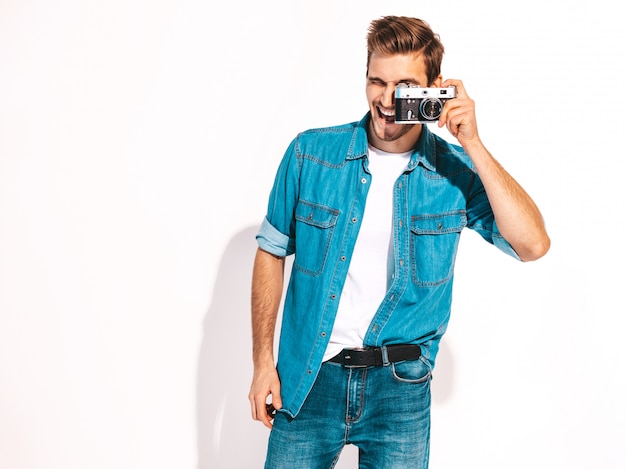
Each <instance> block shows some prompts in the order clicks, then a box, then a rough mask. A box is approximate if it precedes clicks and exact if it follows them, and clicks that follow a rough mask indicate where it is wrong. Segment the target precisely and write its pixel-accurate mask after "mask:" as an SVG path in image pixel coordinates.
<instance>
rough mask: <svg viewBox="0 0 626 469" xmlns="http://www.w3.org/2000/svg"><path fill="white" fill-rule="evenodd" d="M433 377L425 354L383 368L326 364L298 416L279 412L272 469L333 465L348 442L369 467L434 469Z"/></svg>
mask: <svg viewBox="0 0 626 469" xmlns="http://www.w3.org/2000/svg"><path fill="white" fill-rule="evenodd" d="M430 379H431V370H430V363H429V362H428V360H425V359H420V360H413V361H404V362H398V363H392V364H389V363H387V364H386V365H385V366H383V367H378V368H374V367H369V368H343V367H342V366H341V365H339V364H336V363H330V362H326V363H324V364H323V365H322V367H321V370H320V373H319V376H318V378H317V380H316V381H315V384H314V385H313V389H312V390H311V392H310V393H309V395H308V397H307V399H306V401H305V403H304V405H303V406H302V409H301V410H300V412H299V413H298V415H297V417H296V418H292V417H290V416H289V415H287V414H286V413H285V412H279V413H278V414H277V415H276V418H275V419H274V428H273V429H272V432H271V434H270V439H269V443H268V452H267V455H268V456H267V459H266V462H265V468H266V469H329V468H332V467H334V466H335V464H336V463H337V461H338V459H339V456H340V453H341V450H342V448H343V447H344V445H346V444H354V445H356V446H358V448H359V467H360V468H363V469H365V468H371V469H426V468H428V456H429V446H430V444H429V443H430ZM329 390H332V392H329ZM389 396H394V398H393V399H390V398H389Z"/></svg>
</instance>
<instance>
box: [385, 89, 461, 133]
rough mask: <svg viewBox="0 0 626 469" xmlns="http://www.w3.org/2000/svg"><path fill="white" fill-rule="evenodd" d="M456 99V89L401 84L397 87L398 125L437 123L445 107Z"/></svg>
mask: <svg viewBox="0 0 626 469" xmlns="http://www.w3.org/2000/svg"><path fill="white" fill-rule="evenodd" d="M453 98H456V88H455V87H454V86H448V87H447V88H422V87H421V86H418V85H411V84H407V83H400V84H399V85H398V86H396V123H397V124H423V123H428V122H435V121H437V119H439V116H440V115H441V110H442V109H443V105H444V104H445V102H446V101H447V100H449V99H453Z"/></svg>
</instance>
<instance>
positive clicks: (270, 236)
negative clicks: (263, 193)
mask: <svg viewBox="0 0 626 469" xmlns="http://www.w3.org/2000/svg"><path fill="white" fill-rule="evenodd" d="M256 240H257V244H258V245H259V247H260V248H261V249H263V250H264V251H267V252H269V253H270V254H274V255H275V256H279V257H285V256H288V255H290V254H293V252H294V242H293V240H292V239H290V238H289V236H287V235H284V234H282V233H281V232H280V231H278V230H277V229H276V228H274V227H273V226H272V224H271V223H270V222H269V220H268V219H267V218H265V219H263V223H262V224H261V227H260V228H259V231H258V233H257V235H256Z"/></svg>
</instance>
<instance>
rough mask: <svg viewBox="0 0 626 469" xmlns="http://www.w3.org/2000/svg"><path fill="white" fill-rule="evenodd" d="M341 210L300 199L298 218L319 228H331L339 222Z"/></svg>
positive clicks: (297, 208) (297, 211)
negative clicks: (338, 217)
mask: <svg viewBox="0 0 626 469" xmlns="http://www.w3.org/2000/svg"><path fill="white" fill-rule="evenodd" d="M338 215H339V211H338V210H335V209H332V208H330V207H325V206H323V205H319V204H313V203H310V202H304V201H302V200H301V201H300V202H299V203H298V205H297V206H296V220H297V221H300V222H303V223H306V224H308V225H313V226H317V227H319V228H330V227H331V226H334V225H335V224H336V223H337V216H338Z"/></svg>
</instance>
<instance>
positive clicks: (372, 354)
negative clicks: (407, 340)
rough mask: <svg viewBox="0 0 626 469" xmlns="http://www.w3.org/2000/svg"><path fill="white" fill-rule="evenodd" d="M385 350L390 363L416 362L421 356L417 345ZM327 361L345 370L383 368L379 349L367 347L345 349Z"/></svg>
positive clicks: (390, 347)
mask: <svg viewBox="0 0 626 469" xmlns="http://www.w3.org/2000/svg"><path fill="white" fill-rule="evenodd" d="M386 348H387V358H388V359H389V362H390V363H395V362H400V361H403V360H417V359H418V358H419V357H421V356H422V349H421V348H420V346H419V345H413V344H403V345H388V346H387V347H386ZM328 361H329V362H333V363H340V364H341V365H343V366H345V367H346V368H363V367H366V366H383V351H382V348H380V347H369V348H364V349H348V348H345V349H343V350H342V351H341V352H339V353H338V354H337V355H335V356H334V357H333V358H331V359H330V360H328Z"/></svg>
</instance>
